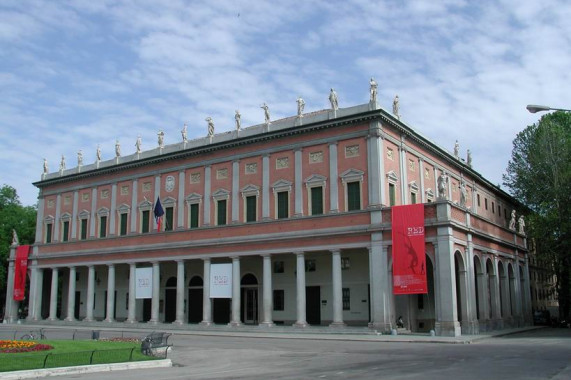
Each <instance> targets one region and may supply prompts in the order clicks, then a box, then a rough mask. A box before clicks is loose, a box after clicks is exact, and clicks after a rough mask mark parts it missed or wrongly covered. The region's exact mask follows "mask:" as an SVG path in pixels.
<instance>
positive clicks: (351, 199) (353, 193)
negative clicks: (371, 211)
mask: <svg viewBox="0 0 571 380" xmlns="http://www.w3.org/2000/svg"><path fill="white" fill-rule="evenodd" d="M360 209H361V184H360V183H359V182H349V183H347V211H354V210H360Z"/></svg>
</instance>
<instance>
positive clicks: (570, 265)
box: [504, 112, 571, 321]
mask: <svg viewBox="0 0 571 380" xmlns="http://www.w3.org/2000/svg"><path fill="white" fill-rule="evenodd" d="M504 184H505V185H506V186H507V187H508V188H509V189H510V190H511V192H512V194H513V195H514V196H515V197H516V198H517V199H519V200H520V201H521V202H522V203H524V204H525V205H527V206H528V207H529V208H530V209H531V210H532V211H533V214H532V215H530V216H528V222H529V223H528V226H529V229H528V237H529V238H531V239H533V240H534V241H535V246H536V250H537V255H538V257H539V258H540V259H542V261H543V262H547V263H549V266H550V269H552V270H553V274H555V275H556V278H557V282H556V289H557V292H558V297H559V298H558V300H559V318H560V319H564V320H566V321H569V311H570V306H571V298H570V291H571V281H570V273H571V113H566V112H555V113H551V114H547V115H545V116H543V117H542V118H541V119H540V120H539V122H538V123H536V124H533V125H530V126H528V127H527V128H526V129H524V130H523V131H522V132H520V133H519V134H518V135H517V137H516V138H515V140H514V141H513V150H512V158H511V160H510V162H509V163H508V167H507V173H506V174H505V175H504Z"/></svg>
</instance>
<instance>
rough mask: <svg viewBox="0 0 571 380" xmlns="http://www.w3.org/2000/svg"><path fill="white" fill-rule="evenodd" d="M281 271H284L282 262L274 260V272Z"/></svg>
mask: <svg viewBox="0 0 571 380" xmlns="http://www.w3.org/2000/svg"><path fill="white" fill-rule="evenodd" d="M283 272H284V262H283V261H274V273H283Z"/></svg>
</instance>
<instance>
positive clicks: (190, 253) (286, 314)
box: [5, 203, 531, 336]
mask: <svg viewBox="0 0 571 380" xmlns="http://www.w3.org/2000/svg"><path fill="white" fill-rule="evenodd" d="M428 207H432V208H433V209H432V211H431V210H430V209H427V210H426V211H425V214H426V215H427V217H426V222H425V224H426V242H425V255H426V273H427V285H428V293H427V294H410V295H395V294H393V288H392V286H393V285H392V284H393V274H392V242H391V240H390V223H387V224H386V227H385V226H384V225H381V227H382V228H379V229H377V230H372V231H369V232H366V233H363V231H360V233H359V235H358V236H356V237H351V238H347V236H341V237H340V236H338V235H331V236H330V237H328V238H327V237H326V238H323V237H314V238H311V237H307V238H305V239H298V240H297V241H295V242H294V241H290V242H289V243H291V246H292V249H287V248H285V247H283V246H284V244H283V242H281V241H273V242H272V241H269V242H267V243H264V244H259V243H257V244H252V245H251V246H250V247H248V246H245V245H226V246H224V245H220V244H212V245H208V246H206V245H205V246H204V247H205V248H201V247H200V246H199V244H196V246H193V245H188V246H186V247H182V248H180V247H179V248H177V249H176V250H169V249H167V248H165V249H160V250H154V251H147V252H145V251H143V250H141V251H136V250H133V251H130V252H128V253H122V252H117V253H115V252H109V251H108V250H106V251H102V252H101V253H93V254H91V253H90V254H89V255H84V256H78V257H73V256H63V255H59V256H56V255H54V257H52V258H49V257H41V256H39V255H36V256H34V255H32V256H31V260H30V266H29V269H28V271H29V291H28V297H27V302H26V303H25V304H26V305H27V306H28V315H27V320H29V321H31V322H37V321H43V320H45V321H50V322H53V323H59V322H58V321H62V323H69V322H76V323H80V322H84V323H91V322H96V321H99V322H108V323H110V324H111V323H114V324H115V323H123V324H125V325H129V324H135V323H148V324H174V325H178V326H191V325H201V326H204V327H208V326H212V325H227V326H244V325H246V326H247V325H255V326H260V327H268V328H272V327H275V326H281V325H286V326H294V327H296V328H305V327H308V326H331V327H332V328H338V327H343V326H368V327H369V328H371V329H372V330H376V331H379V332H382V333H387V332H391V331H392V330H393V329H396V328H397V325H396V321H397V320H398V319H399V318H401V317H402V320H403V323H404V329H405V330H408V331H411V332H429V331H430V330H434V331H435V334H436V335H441V336H459V335H461V334H478V333H480V332H483V331H491V330H496V329H502V328H511V327H520V326H524V325H527V324H531V302H530V301H531V300H530V297H529V275H528V263H527V258H526V257H524V256H522V255H520V254H518V252H517V250H515V254H514V253H513V252H514V250H513V249H512V251H510V250H508V249H507V248H506V247H504V246H502V245H501V244H498V240H496V241H494V242H492V243H493V244H491V243H490V242H489V241H486V240H485V239H483V237H482V235H481V234H477V233H475V232H474V231H473V230H470V229H464V231H461V230H460V229H459V228H458V225H457V224H453V223H450V222H449V221H444V222H439V221H438V218H437V217H438V215H440V214H444V215H450V214H451V210H452V209H453V207H454V206H453V205H450V204H449V203H443V204H439V205H438V209H436V207H435V206H427V208H428ZM441 209H442V210H441ZM389 215H390V214H388V215H387V214H383V219H384V220H390V217H389ZM431 215H434V216H436V218H434V217H432V216H431ZM467 219H468V222H469V218H467ZM460 232H462V233H463V234H461V233H460ZM516 238H517V237H516ZM344 240H345V241H346V243H345V244H343V241H344ZM278 243H279V244H278ZM278 245H279V246H282V247H281V248H279V247H278ZM286 245H287V244H286ZM302 246H305V249H303V247H302ZM217 247H218V248H220V247H223V248H224V249H223V252H220V253H217V252H214V251H215V249H216V248H217ZM508 248H513V247H508ZM14 250H15V247H13V251H14ZM206 250H210V252H205V251H206ZM220 250H221V251H222V249H220ZM12 253H13V252H12ZM12 257H13V255H12ZM216 264H229V265H231V272H232V276H231V277H232V280H231V281H232V294H231V298H211V289H210V277H211V269H212V268H213V265H216ZM138 268H151V269H150V270H151V271H152V274H153V275H152V282H153V283H152V297H151V298H148V299H137V298H136V297H135V288H136V283H135V281H136V275H135V273H136V270H137V269H138ZM8 274H9V281H10V278H12V279H13V275H14V263H13V261H11V262H10V267H9V273H8ZM8 288H9V289H8V294H7V296H8V298H7V299H8V300H9V301H8V302H7V305H6V306H7V307H6V318H5V319H6V321H7V322H9V323H10V322H16V321H17V319H18V313H17V311H18V309H19V308H20V306H23V305H24V303H22V305H19V304H18V303H17V302H15V301H12V294H11V293H10V291H11V289H10V287H8Z"/></svg>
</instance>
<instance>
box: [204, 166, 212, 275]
mask: <svg viewBox="0 0 571 380" xmlns="http://www.w3.org/2000/svg"><path fill="white" fill-rule="evenodd" d="M211 170H212V168H211V167H210V166H207V167H205V168H204V216H203V219H204V223H203V226H209V225H210V203H211V202H212V199H211V197H210V175H211ZM209 265H210V264H209ZM209 268H210V266H209ZM209 271H210V269H209ZM209 276H210V275H209ZM209 281H210V279H209ZM204 282H206V280H204Z"/></svg>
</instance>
